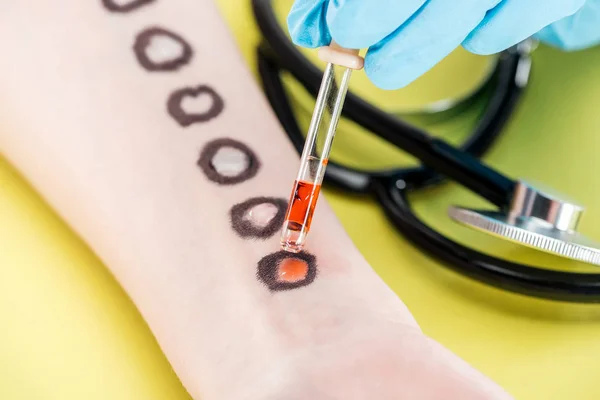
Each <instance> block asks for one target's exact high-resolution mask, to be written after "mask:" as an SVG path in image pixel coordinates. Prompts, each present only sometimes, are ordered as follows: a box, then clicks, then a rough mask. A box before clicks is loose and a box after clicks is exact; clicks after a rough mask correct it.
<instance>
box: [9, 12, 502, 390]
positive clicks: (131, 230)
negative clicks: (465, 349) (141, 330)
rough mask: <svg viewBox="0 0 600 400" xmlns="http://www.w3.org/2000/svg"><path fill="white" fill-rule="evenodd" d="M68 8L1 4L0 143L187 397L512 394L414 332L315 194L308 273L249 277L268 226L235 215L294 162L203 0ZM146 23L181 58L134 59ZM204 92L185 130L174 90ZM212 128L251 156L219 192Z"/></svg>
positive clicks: (275, 191) (282, 193)
mask: <svg viewBox="0 0 600 400" xmlns="http://www.w3.org/2000/svg"><path fill="white" fill-rule="evenodd" d="M68 5H69V7H57V6H56V4H50V3H47V4H46V3H38V4H36V6H35V7H33V6H31V5H26V4H25V3H18V2H11V3H8V5H4V8H3V13H2V14H1V15H0V32H1V33H2V34H1V35H0V41H1V42H2V45H3V48H4V51H5V52H6V54H10V55H11V60H10V62H3V63H0V91H1V92H2V93H3V107H2V108H1V109H0V118H1V120H2V121H3V123H4V127H5V129H3V130H2V131H1V132H0V149H1V150H2V152H3V153H4V155H5V156H6V157H7V158H8V159H9V160H10V161H11V162H12V163H14V164H15V165H16V166H17V167H18V168H19V169H20V171H21V172H22V173H23V174H24V175H25V176H26V177H27V178H28V179H29V181H30V182H31V183H32V184H33V186H34V187H35V188H36V189H37V190H38V191H40V193H41V194H42V195H43V196H44V197H45V198H46V199H47V200H48V202H49V203H50V204H51V205H52V206H53V207H54V209H56V210H57V211H58V212H59V213H60V214H61V215H62V217H63V218H64V219H65V220H66V221H67V222H68V223H69V224H70V225H71V226H72V227H73V228H74V229H75V230H76V231H77V232H78V233H79V234H80V235H81V236H82V238H84V240H85V241H86V242H87V243H88V244H89V245H90V246H91V247H92V249H93V250H94V251H95V252H96V253H97V254H98V255H99V257H100V258H101V259H102V260H103V261H104V263H105V264H106V265H107V266H108V268H109V269H110V270H111V272H112V273H113V274H114V276H115V277H116V278H117V279H118V281H119V282H120V283H121V285H122V286H123V287H124V289H125V290H126V291H127V293H128V294H129V295H130V297H131V298H132V300H133V301H134V302H135V304H136V305H137V307H138V309H139V310H140V312H141V314H142V315H143V316H144V318H145V320H146V321H147V322H148V324H149V326H150V328H151V329H152V331H153V333H154V334H155V336H156V338H157V340H158V342H159V344H160V346H161V347H162V349H163V350H164V352H165V354H166V355H167V358H168V359H169V361H170V362H171V364H172V365H173V367H174V370H175V371H176V373H177V374H178V376H179V377H180V378H181V380H182V381H183V383H184V385H185V386H186V388H187V389H188V390H189V392H190V393H191V394H192V396H193V397H194V398H202V399H203V400H211V399H219V400H222V399H235V400H240V399H242V400H244V399H248V400H253V399H261V400H262V399H273V400H275V399H281V398H286V399H291V400H293V399H295V398H298V399H307V398H311V399H313V398H314V399H318V398H337V397H339V398H345V399H352V398H356V399H364V398H365V397H366V396H372V397H374V398H378V399H386V398H390V399H392V398H394V399H395V398H398V394H399V393H402V394H410V393H413V394H415V396H414V397H413V398H418V397H417V396H422V398H445V396H447V395H448V394H449V393H454V394H456V396H457V397H460V398H464V399H469V398H472V399H483V398H492V399H494V398H505V397H504V396H505V395H504V394H503V393H502V391H501V390H500V389H498V388H497V387H496V386H495V385H494V384H493V383H491V382H490V381H489V380H487V379H486V378H485V377H483V376H482V375H481V374H479V373H477V372H476V371H474V370H473V369H472V368H470V367H469V366H467V365H466V364H465V363H464V362H462V361H461V360H460V359H458V358H457V357H456V356H454V355H452V354H451V353H450V352H449V351H448V350H446V349H444V348H443V347H442V346H440V345H439V344H437V343H436V342H434V341H433V340H431V339H428V338H426V337H425V336H424V335H423V334H422V333H421V332H420V330H419V328H418V326H417V325H416V323H415V321H414V319H413V318H412V316H411V315H410V313H409V312H408V311H407V310H406V307H405V306H404V305H403V303H402V302H401V301H400V300H399V299H398V298H397V297H396V295H395V294H394V293H392V292H391V291H390V290H389V289H388V288H387V287H386V286H385V285H384V284H383V282H382V281H381V280H380V279H379V278H378V277H377V275H376V274H375V273H374V272H373V271H372V270H371V269H370V267H369V266H368V265H367V263H366V262H365V261H364V259H363V258H362V257H361V256H360V254H359V253H358V252H357V250H356V249H355V248H354V246H353V245H352V243H351V241H350V239H349V238H348V237H347V236H346V234H345V233H344V231H343V229H342V228H341V226H340V225H339V223H338V222H337V220H336V219H335V216H334V215H333V213H332V212H331V210H330V209H329V208H328V207H327V205H326V202H325V201H323V200H322V201H321V202H320V204H319V206H318V208H317V214H316V216H315V222H314V225H313V231H312V232H311V238H310V240H311V243H310V245H309V246H310V247H309V249H308V251H309V252H310V253H311V254H313V255H314V256H315V257H316V261H317V268H318V276H317V277H316V279H315V280H314V281H312V283H310V284H309V285H305V286H302V287H299V288H297V289H292V290H286V291H272V290H269V287H268V286H267V285H265V283H264V282H262V281H260V280H259V279H257V276H256V274H257V266H258V264H259V262H260V260H261V259H263V258H264V257H265V256H266V255H268V254H270V253H273V252H275V251H277V250H278V240H277V236H276V235H271V236H269V237H267V238H266V239H265V240H262V239H260V238H247V237H244V236H243V235H240V234H239V232H238V233H236V232H237V231H236V230H234V229H232V225H231V222H230V218H231V210H232V208H233V207H234V205H236V204H240V203H243V202H244V201H246V200H247V199H249V198H255V197H259V196H274V197H277V198H287V196H288V195H289V190H290V184H291V181H290V178H292V179H293V177H294V174H295V168H296V166H297V156H296V154H295V153H294V151H293V150H292V148H291V146H290V144H289V143H288V142H287V140H286V139H285V135H283V134H282V132H281V128H280V127H279V126H278V124H277V122H276V120H275V119H274V117H273V115H272V113H271V111H270V110H269V108H268V106H267V105H266V102H265V101H264V99H263V98H262V95H261V94H260V92H259V90H258V88H257V87H256V85H255V84H254V82H253V81H252V79H251V77H250V75H249V74H248V72H247V71H246V69H245V68H244V66H243V65H242V63H241V60H240V59H239V56H238V54H237V51H236V49H235V47H234V45H233V43H232V42H231V40H230V38H229V35H228V32H227V31H226V29H225V27H224V26H223V25H222V22H221V21H220V18H219V16H218V13H217V12H216V10H215V8H214V5H213V4H212V2H210V1H207V0H205V1H200V0H178V1H170V2H159V1H156V2H150V3H148V4H147V5H145V6H143V7H140V8H139V9H137V10H133V11H131V12H127V13H115V12H113V11H109V10H107V9H106V7H104V8H103V7H102V3H101V2H80V1H71V2H70V3H69V4H68ZM156 25H160V26H161V27H163V28H166V29H168V30H170V31H172V32H175V33H177V34H178V35H179V36H181V37H182V38H184V39H185V40H186V42H188V43H189V44H190V46H191V48H192V49H193V55H192V56H191V58H189V61H188V62H187V63H186V64H182V65H180V66H179V67H177V68H176V69H172V70H166V71H165V70H160V69H153V68H148V67H147V63H145V62H141V61H140V58H139V55H138V57H136V56H135V53H134V47H135V46H134V42H135V40H134V39H135V38H136V37H138V38H139V37H140V35H139V34H140V32H142V31H145V29H146V28H148V27H151V26H156ZM146 32H147V31H146ZM159 53H160V52H159ZM167 53H168V52H167ZM144 65H146V67H145V66H144ZM162 65H163V67H164V65H165V64H162ZM173 65H174V64H173ZM165 68H166V67H165ZM173 68H175V67H173ZM199 85H208V86H209V87H210V88H212V89H213V90H214V91H215V92H216V93H217V94H218V96H219V98H220V99H221V100H222V101H223V104H222V107H217V108H216V109H214V111H212V112H211V116H212V118H210V119H208V116H206V112H205V111H206V110H207V109H213V108H214V107H213V106H214V102H213V103H211V102H206V103H205V102H204V100H211V99H212V100H213V101H214V98H204V100H202V99H199V100H202V101H200V102H197V103H195V102H193V101H192V102H191V104H188V105H189V107H190V108H191V109H194V110H195V111H196V113H197V114H198V115H201V116H204V117H205V118H200V117H198V118H196V121H197V122H193V121H194V119H193V118H192V119H190V118H185V115H183V116H182V115H181V111H182V110H181V109H179V110H178V109H177V105H178V104H179V105H181V104H182V103H176V102H175V103H174V102H173V101H169V100H173V99H177V96H175V95H176V94H178V93H182V92H180V91H179V89H183V88H189V87H191V88H197V87H198V86H199ZM191 100H193V99H191ZM173 104H175V105H173ZM196 107H199V108H200V110H199V109H198V108H196ZM203 107H204V109H202V108H203ZM184 108H185V107H184ZM198 110H199V113H198ZM178 111H179V112H178ZM183 111H185V110H183ZM188 111H189V109H188ZM184 114H185V112H184ZM200 120H201V121H200ZM188 123H189V124H188ZM221 138H230V139H234V140H236V141H239V142H242V143H244V144H245V145H246V146H247V147H248V148H250V149H251V150H252V151H253V152H254V153H255V154H256V155H257V157H258V160H259V161H260V166H259V167H258V168H257V169H256V171H255V174H254V175H252V176H251V177H250V178H249V179H247V180H244V181H242V182H239V183H236V184H227V185H223V184H219V183H218V182H215V180H211V178H210V176H212V175H210V173H207V172H206V170H204V169H202V168H200V167H199V165H198V161H199V157H200V155H201V154H206V153H203V150H204V149H206V146H207V144H209V143H214V140H217V139H221ZM201 165H204V164H202V163H201ZM213 178H214V176H213ZM433 378H435V381H434V382H433ZM436 396H437V397H436Z"/></svg>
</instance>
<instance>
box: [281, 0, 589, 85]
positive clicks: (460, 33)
mask: <svg viewBox="0 0 600 400" xmlns="http://www.w3.org/2000/svg"><path fill="white" fill-rule="evenodd" d="M288 27H289V30H290V34H291V36H292V40H293V41H294V43H296V44H298V45H300V46H304V47H310V48H314V47H320V46H325V45H328V44H329V43H330V41H331V40H332V39H333V40H335V41H336V42H337V43H338V44H339V45H341V46H343V47H347V48H354V49H363V48H369V50H368V52H367V56H366V58H365V70H366V73H367V75H368V76H369V78H370V79H371V81H373V83H375V85H377V86H379V87H380V88H383V89H398V88H401V87H403V86H406V85H407V84H409V83H410V82H412V81H413V80H415V79H416V78H418V77H419V76H421V75H422V74H423V73H425V72H426V71H427V70H429V69H430V68H431V67H433V66H434V65H435V64H437V63H438V62H439V61H440V60H442V59H443V58H444V57H446V56H447V55H448V54H449V53H450V52H452V51H453V50H454V49H455V48H456V47H458V46H459V45H461V44H462V46H463V47H464V48H465V49H467V50H468V51H470V52H472V53H476V54H482V55H483V54H493V53H497V52H499V51H502V50H505V49H507V48H509V47H511V46H513V45H515V44H517V43H519V42H520V41H522V40H524V39H527V38H528V37H531V36H534V35H535V36H534V37H537V38H539V39H540V40H542V41H544V42H547V43H549V44H551V45H554V46H557V47H559V48H563V49H579V48H583V47H587V46H591V45H594V44H596V43H598V42H600V0H587V1H586V0H296V2H295V4H294V6H293V8H292V10H291V11H290V14H289V16H288ZM540 30H541V31H540ZM538 32H539V33H538ZM536 33H537V35H536Z"/></svg>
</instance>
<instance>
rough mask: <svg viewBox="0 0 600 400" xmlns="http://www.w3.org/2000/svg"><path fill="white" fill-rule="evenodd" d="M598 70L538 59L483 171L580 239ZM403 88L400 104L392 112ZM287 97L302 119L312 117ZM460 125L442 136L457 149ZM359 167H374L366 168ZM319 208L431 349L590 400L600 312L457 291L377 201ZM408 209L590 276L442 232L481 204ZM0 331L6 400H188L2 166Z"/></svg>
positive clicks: (108, 287)
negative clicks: (452, 217)
mask: <svg viewBox="0 0 600 400" xmlns="http://www.w3.org/2000/svg"><path fill="white" fill-rule="evenodd" d="M219 3H220V6H221V7H222V9H223V10H224V11H225V15H226V17H227V19H228V22H229V23H230V25H231V26H232V27H233V29H234V32H235V34H236V37H237V38H238V43H239V45H240V47H241V49H242V51H243V54H244V57H245V58H246V59H247V60H248V62H249V64H250V65H252V66H253V65H254V59H253V58H254V46H255V45H256V42H257V40H258V34H257V33H256V31H255V30H254V25H253V21H252V19H251V17H250V7H249V4H248V1H247V0H244V1H243V2H242V5H241V6H240V0H220V2H219ZM242 39H243V40H242ZM459 56H460V55H459ZM460 57H462V59H463V60H464V58H465V57H467V58H468V57H469V56H466V55H464V54H463V55H462V56H460ZM471 62H473V63H477V62H480V61H478V60H474V59H473V60H470V61H469V63H471ZM447 67H448V68H450V67H451V65H447ZM599 69H600V48H595V49H591V50H588V51H584V52H578V53H573V54H563V53H560V52H558V51H555V50H552V49H548V48H543V47H542V48H541V49H540V50H539V51H538V52H536V54H535V64H534V70H533V78H532V82H531V85H530V87H529V89H528V91H527V93H526V95H525V97H524V99H523V102H522V103H521V104H520V106H519V109H518V111H517V113H516V114H515V116H514V118H513V119H512V121H511V123H510V125H509V127H508V129H507V130H506V132H505V134H504V136H503V138H502V140H501V141H500V142H499V144H498V145H497V146H496V147H495V148H494V150H493V151H492V152H491V154H490V156H489V157H488V158H487V161H489V162H490V163H491V164H492V165H493V166H495V167H498V168H499V169H501V170H502V171H504V172H506V173H508V174H512V175H513V176H517V175H519V176H523V177H526V178H530V179H536V180H538V181H543V182H545V183H547V184H549V185H553V186H556V187H557V188H560V189H561V190H563V191H565V192H568V193H570V194H571V195H572V196H574V197H576V198H578V199H579V200H580V201H581V202H584V203H585V204H588V206H589V207H590V209H589V210H588V214H587V215H586V218H585V220H584V221H583V226H582V230H583V231H584V233H586V234H588V235H590V236H593V237H596V238H600V179H599V178H598V175H597V174H598V173H597V172H596V171H599V170H600V157H598V152H599V151H600V113H598V93H600V75H598V70H599ZM434 75H435V73H432V75H431V76H430V77H429V78H428V79H430V80H428V79H424V80H422V81H421V82H419V83H418V84H419V85H424V86H427V85H428V84H430V85H432V86H435V85H433V84H432V83H431V82H433V81H435V80H436V79H439V78H435V76H434ZM438 82H439V81H438ZM359 84H360V82H359ZM365 90H371V89H369V88H367V89H365ZM411 90H413V89H407V90H405V91H401V93H400V94H399V95H398V97H397V98H398V99H399V100H398V101H399V102H398V103H397V104H401V105H402V104H403V103H402V101H403V99H405V98H406V97H407V96H404V97H403V96H402V94H404V95H406V94H407V93H409V94H411V93H414V90H413V92H411ZM448 90H449V89H448ZM296 92H297V95H298V99H299V102H300V106H301V107H300V108H302V107H306V104H303V103H302V102H303V101H304V100H303V97H302V93H301V92H300V91H296ZM408 97H409V96H408ZM421 100H424V98H422V99H421ZM303 118H304V119H306V116H304V117H303ZM469 118H471V116H467V117H465V118H464V120H460V121H458V122H450V123H448V124H447V125H444V126H443V127H438V128H439V129H437V128H436V132H438V130H439V133H440V134H442V135H444V136H447V135H449V136H450V137H451V138H452V139H453V140H454V139H456V138H458V137H459V136H460V135H458V134H456V132H459V131H460V129H459V128H461V127H463V126H468V125H469ZM344 124H345V125H344V126H343V127H342V128H345V129H347V130H349V131H350V132H352V133H349V134H348V136H349V135H364V134H361V133H360V132H359V131H358V130H357V129H355V127H352V126H351V125H349V124H348V123H344ZM342 132H344V130H342ZM340 138H342V135H340ZM357 140H359V139H357ZM360 140H363V139H360ZM364 141H366V139H364ZM347 142H348V140H346V142H344V140H343V139H342V140H339V142H336V150H337V154H336V155H337V157H338V158H340V159H342V158H352V155H351V153H350V154H349V153H348V152H349V151H351V149H350V147H349V145H348V143H347ZM344 143H346V144H344ZM369 143H370V144H368V145H367V146H365V147H367V151H368V152H369V154H371V153H372V152H375V151H379V149H380V147H378V146H381V144H380V143H372V142H369ZM396 156H397V154H396V153H395V152H394V151H389V150H388V151H387V153H386V162H392V160H393V161H394V163H395V162H396ZM401 159H402V160H404V159H406V157H404V158H401ZM366 162H367V164H368V163H369V162H375V161H370V159H369V158H368V157H367V160H366ZM326 196H327V198H328V200H329V201H330V202H331V203H332V205H333V207H334V209H335V211H336V212H337V214H338V215H339V216H340V218H341V219H342V222H343V223H344V225H345V227H346V229H347V230H348V231H349V232H350V234H351V236H352V237H353V239H354V240H355V242H356V244H357V246H358V247H359V248H360V250H361V251H362V252H363V254H364V255H365V256H366V258H367V259H368V260H369V261H370V263H371V265H372V266H373V267H374V268H375V269H376V271H377V272H378V273H379V274H380V275H381V276H382V277H383V278H384V279H385V280H386V282H387V283H388V284H389V285H390V286H391V287H392V288H393V289H394V290H395V291H396V292H397V293H398V294H399V295H400V296H401V297H402V299H403V300H404V301H405V302H406V303H407V304H408V305H409V307H410V309H411V310H412V311H413V313H414V314H415V316H416V317H417V319H418V320H419V322H420V324H421V326H422V327H423V329H424V330H425V331H426V332H427V333H428V334H429V335H431V336H433V337H434V338H436V339H437V340H439V341H440V342H442V343H443V344H445V345H446V346H448V347H449V348H451V349H452V350H453V351H455V352H456V353H458V354H459V355H460V356H462V357H463V358H465V359H466V360H468V361H469V362H470V363H471V364H473V365H475V366H476V367H477V368H479V369H480V370H482V371H483V372H485V373H486V374H488V375H489V376H491V377H492V378H493V379H494V380H496V381H497V382H499V383H500V384H501V385H503V386H504V387H506V388H507V389H508V390H509V391H510V392H511V393H513V394H514V395H515V396H516V397H517V398H518V399H526V400H558V399H561V400H563V399H581V400H587V399H590V400H591V399H598V398H600V370H599V369H598V368H597V366H598V362H597V360H598V359H600V340H599V339H598V338H600V306H582V305H568V304H562V303H553V302H546V301H541V300H534V299H530V298H526V297H523V296H518V295H514V294H509V293H505V292H502V291H500V290H497V289H493V288H490V287H487V286H484V285H481V284H479V283H476V282H473V281H471V280H468V279H465V278H463V277H461V276H458V275H456V274H454V273H452V272H450V271H448V270H447V269H445V268H442V267H440V266H439V265H437V264H436V263H435V262H434V261H432V260H431V259H429V258H428V257H427V256H426V255H423V254H420V253H419V252H418V251H416V250H415V249H414V248H412V247H411V246H410V245H408V244H406V243H405V242H404V241H403V240H402V239H401V238H400V237H399V235H398V234H397V233H396V232H395V231H394V229H392V228H391V227H390V226H389V224H388V223H387V221H386V220H385V218H384V216H383V214H382V212H381V210H380V209H379V208H378V207H377V206H376V204H375V203H374V202H372V201H371V200H369V199H364V198H359V197H350V196H348V195H346V194H340V193H334V192H332V191H326ZM415 201H416V204H417V206H418V210H419V212H420V213H421V215H423V217H424V218H425V219H426V221H428V222H430V223H432V224H434V226H437V227H438V228H439V229H441V230H442V231H443V232H446V233H448V234H449V235H451V236H452V237H453V238H455V239H457V240H459V241H461V242H465V243H466V242H469V243H474V244H475V245H476V246H477V247H478V248H481V249H486V250H488V251H490V250H493V252H494V253H495V254H501V255H503V256H504V257H508V258H514V259H519V260H524V261H527V262H534V263H544V264H547V265H551V266H552V267H554V268H560V269H567V268H577V269H586V270H587V269H588V268H587V267H584V266H581V265H578V264H573V263H568V262H564V261H562V260H559V259H556V258H554V257H550V256H545V255H541V254H539V253H537V252H535V251H530V250H526V249H523V248H520V247H516V246H512V245H508V244H505V243H503V242H500V241H498V240H495V239H491V238H487V237H485V236H482V235H481V234H478V233H475V232H471V231H469V230H467V229H465V228H461V227H458V226H456V225H455V224H452V223H451V222H450V221H448V219H447V218H446V217H445V214H444V213H445V209H446V207H447V205H448V204H451V203H458V204H467V205H476V204H479V201H478V200H477V199H476V198H475V197H474V196H473V195H470V194H469V193H467V192H465V191H464V190H462V189H460V188H457V187H455V186H448V187H444V188H440V189H436V190H434V191H430V192H428V193H423V194H420V195H418V196H417V198H416V199H415ZM364 221H369V224H368V225H365V223H364ZM0 321H1V322H0V399H2V400H4V399H6V400H16V399H18V400H21V399H28V400H29V399H61V400H71V399H86V400H93V399H127V400H131V399H146V400H147V399H173V400H179V399H188V398H189V397H188V395H187V394H186V393H185V391H184V390H183V389H182V387H181V384H180V383H179V381H178V380H177V378H176V377H175V375H174V374H173V372H172V371H171V369H170V366H169V365H168V363H167V362H166V360H165V358H164V356H163V355H162V353H161V352H160V350H159V348H158V346H157V345H156V343H155V342H154V339H153V337H152V335H151V333H150V332H149V330H148V329H147V327H146V325H145V323H144V322H143V320H142V319H141V317H140V316H139V314H138V313H137V311H136V310H135V308H134V307H133V305H132V304H131V302H130V301H129V300H128V298H127V297H126V295H125V294H124V293H123V291H122V290H121V289H120V288H119V286H118V285H117V284H116V282H115V281H114V280H113V279H112V277H111V276H110V275H109V273H108V272H107V271H106V269H105V268H104V267H103V266H102V265H101V263H100V262H99V261H98V260H97V259H96V258H95V257H94V256H93V255H92V254H91V252H90V251H89V250H88V249H87V248H86V246H85V245H84V244H83V243H82V242H81V241H80V240H79V239H78V238H77V237H76V236H75V235H74V234H73V233H72V232H71V231H70V230H69V229H68V228H67V227H66V226H65V225H64V224H63V223H62V222H61V221H60V220H59V219H58V218H57V217H56V216H55V215H54V214H53V213H52V211H51V210H50V209H49V208H48V207H47V206H46V205H45V204H44V203H43V202H42V201H41V200H40V199H39V197H38V196H37V195H36V194H35V192H33V191H32V190H31V189H30V188H29V187H28V186H27V184H26V183H25V182H24V181H23V180H22V179H21V178H20V177H19V176H18V174H17V173H16V172H15V171H14V170H13V169H12V168H11V167H10V166H9V165H7V164H6V162H4V161H2V160H1V159H0Z"/></svg>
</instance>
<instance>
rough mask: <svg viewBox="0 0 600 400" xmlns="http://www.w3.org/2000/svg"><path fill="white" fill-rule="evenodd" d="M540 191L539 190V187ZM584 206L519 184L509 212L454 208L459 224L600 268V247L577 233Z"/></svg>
mask: <svg viewBox="0 0 600 400" xmlns="http://www.w3.org/2000/svg"><path fill="white" fill-rule="evenodd" d="M538 187H539V186H538ZM583 211H584V208H583V206H581V205H579V204H577V203H575V202H573V201H570V200H565V197H563V196H560V195H557V194H553V193H551V192H550V191H548V190H544V191H542V190H539V189H537V188H536V187H534V186H532V185H530V184H528V183H526V182H524V181H518V182H517V183H516V185H515V189H514V191H513V195H512V199H511V202H510V206H509V207H508V209H507V210H494V211H489V210H474V209H467V208H462V207H456V206H452V207H450V209H449V211H448V214H449V215H450V217H451V218H452V219H454V220H455V221H457V222H459V223H462V224H464V225H466V226H469V227H471V228H474V229H477V230H480V231H482V232H485V233H488V234H491V235H494V236H496V237H499V238H502V239H505V240H509V241H512V242H515V243H519V244H522V245H525V246H528V247H532V248H535V249H538V250H541V251H544V252H547V253H551V254H555V255H558V256H562V257H566V258H570V259H573V260H577V261H581V262H585V263H589V264H593V265H597V266H600V244H599V243H595V242H593V241H592V240H590V239H588V238H586V237H585V236H583V235H581V234H579V233H578V232H577V227H578V224H579V221H580V219H581V215H582V214H583Z"/></svg>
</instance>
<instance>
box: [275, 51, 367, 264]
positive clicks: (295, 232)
mask: <svg viewBox="0 0 600 400" xmlns="http://www.w3.org/2000/svg"><path fill="white" fill-rule="evenodd" d="M319 58H320V59H321V60H322V61H325V62H326V63H327V66H326V67H325V71H324V73H323V80H322V81H321V87H320V89H319V94H318V95H317V100H316V104H315V109H314V111H313V115H312V119H311V122H310V125H309V128H308V134H307V135H306V142H305V143H304V149H303V151H302V156H301V158H300V168H299V170H298V175H297V177H296V181H295V182H294V187H293V189H292V194H291V196H290V202H289V204H288V209H287V213H286V216H285V221H284V224H283V230H282V233H281V248H282V249H283V250H286V251H289V252H293V253H298V252H300V251H302V249H303V248H304V245H305V242H306V235H307V234H308V231H309V230H310V224H311V221H312V216H313V213H314V210H315V206H316V204H317V200H318V198H319V192H320V190H321V184H322V182H323V177H324V176H325V168H326V167H327V162H328V161H329V152H330V151H331V146H332V144H333V138H334V137H335V131H336V128H337V124H338V121H339V118H340V115H341V112H342V107H343V106H344V99H345V98H346V92H347V91H348V83H349V81H350V75H351V74H352V71H353V70H359V69H362V67H363V63H364V60H363V58H362V57H360V56H359V55H358V50H349V49H344V48H342V47H340V46H338V45H337V44H336V43H334V42H332V43H331V44H330V45H329V46H326V47H322V48H320V49H319Z"/></svg>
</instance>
